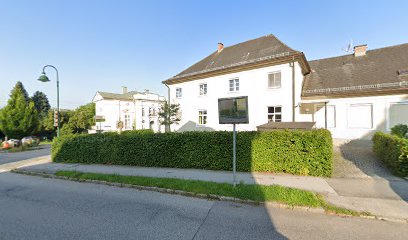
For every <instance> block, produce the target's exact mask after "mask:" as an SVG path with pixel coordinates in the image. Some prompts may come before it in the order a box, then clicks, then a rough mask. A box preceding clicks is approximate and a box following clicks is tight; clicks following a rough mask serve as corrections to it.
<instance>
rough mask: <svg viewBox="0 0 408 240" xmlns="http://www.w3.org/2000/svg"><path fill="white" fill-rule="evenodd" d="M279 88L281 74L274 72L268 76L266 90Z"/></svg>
mask: <svg viewBox="0 0 408 240" xmlns="http://www.w3.org/2000/svg"><path fill="white" fill-rule="evenodd" d="M280 87H281V72H274V73H269V74H268V88H280Z"/></svg>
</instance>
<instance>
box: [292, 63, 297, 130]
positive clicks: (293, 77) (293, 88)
mask: <svg viewBox="0 0 408 240" xmlns="http://www.w3.org/2000/svg"><path fill="white" fill-rule="evenodd" d="M295 110H296V103H295V57H294V56H293V57H292V122H295V121H296V118H295Z"/></svg>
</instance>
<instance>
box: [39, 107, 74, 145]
mask: <svg viewBox="0 0 408 240" xmlns="http://www.w3.org/2000/svg"><path fill="white" fill-rule="evenodd" d="M73 113H74V111H73V110H60V116H59V117H60V127H61V129H62V128H63V127H64V125H65V124H67V123H68V121H69V119H70V117H71V116H72V114H73ZM42 128H43V133H45V135H47V137H49V138H51V137H53V136H55V135H56V129H57V128H56V127H55V126H54V109H50V110H49V111H48V114H47V116H46V117H45V118H44V119H43V122H42Z"/></svg>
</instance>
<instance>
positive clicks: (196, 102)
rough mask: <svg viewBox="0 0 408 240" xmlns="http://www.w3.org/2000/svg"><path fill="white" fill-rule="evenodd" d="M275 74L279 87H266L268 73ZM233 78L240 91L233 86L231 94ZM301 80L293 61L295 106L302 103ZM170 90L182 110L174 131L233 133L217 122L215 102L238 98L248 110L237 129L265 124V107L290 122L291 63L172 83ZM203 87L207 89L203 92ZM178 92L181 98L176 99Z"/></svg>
mask: <svg viewBox="0 0 408 240" xmlns="http://www.w3.org/2000/svg"><path fill="white" fill-rule="evenodd" d="M274 73H280V86H279V84H277V85H278V86H277V87H269V74H274ZM236 79H237V80H238V82H239V90H237V91H236V89H235V87H236V86H233V87H234V89H233V91H230V80H236ZM302 81H303V75H302V73H301V67H300V65H299V64H298V63H297V62H295V93H296V94H295V96H296V98H295V106H296V105H299V104H300V101H301V99H300V94H301V89H302ZM203 84H206V85H204V86H203ZM200 85H201V86H200ZM169 87H170V99H171V103H178V104H180V109H181V114H180V115H181V121H180V123H179V124H178V125H174V126H172V129H173V130H180V131H200V130H203V131H205V130H232V125H229V124H227V125H226V124H219V123H218V99H219V98H227V97H237V96H248V109H249V124H239V125H237V129H238V130H256V127H257V126H259V125H261V124H264V123H267V122H268V107H280V109H281V120H282V121H284V122H288V121H292V67H291V64H290V63H285V64H281V65H275V66H268V67H263V68H258V69H253V70H247V71H241V72H237V73H231V74H225V75H219V76H214V77H209V78H203V79H199V80H194V81H187V82H183V83H177V84H171V85H169ZM203 87H206V88H205V89H206V93H205V92H203ZM177 89H179V90H177ZM180 89H181V90H180ZM180 91H181V97H178V96H179V95H180ZM200 93H201V94H200ZM203 112H204V113H205V112H206V123H205V124H200V122H201V123H202V120H201V119H202V115H203ZM200 116H201V118H200Z"/></svg>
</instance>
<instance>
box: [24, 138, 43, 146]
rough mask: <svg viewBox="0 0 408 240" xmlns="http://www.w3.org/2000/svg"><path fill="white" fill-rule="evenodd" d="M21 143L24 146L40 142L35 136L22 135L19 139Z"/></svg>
mask: <svg viewBox="0 0 408 240" xmlns="http://www.w3.org/2000/svg"><path fill="white" fill-rule="evenodd" d="M21 143H22V144H23V145H24V146H27V145H31V146H37V145H38V144H39V143H40V139H39V138H38V137H35V136H28V137H23V138H22V139H21Z"/></svg>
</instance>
